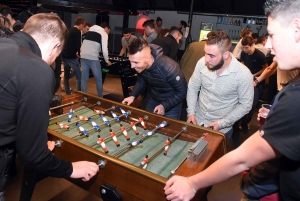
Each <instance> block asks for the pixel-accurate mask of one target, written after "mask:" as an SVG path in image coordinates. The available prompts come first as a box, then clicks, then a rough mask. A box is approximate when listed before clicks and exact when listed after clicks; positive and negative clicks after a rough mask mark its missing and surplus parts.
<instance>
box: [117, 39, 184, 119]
mask: <svg viewBox="0 0 300 201" xmlns="http://www.w3.org/2000/svg"><path fill="white" fill-rule="evenodd" d="M128 50H129V51H128V53H129V60H130V63H131V68H134V69H135V70H136V71H137V73H138V78H137V82H136V84H135V86H134V88H133V90H132V92H131V93H130V96H129V97H127V98H125V99H124V100H123V102H122V103H127V105H130V104H131V103H132V102H133V101H134V99H136V98H137V97H138V96H139V95H141V94H142V93H143V92H144V91H145V89H146V87H147V86H149V87H150V90H148V91H147V93H148V94H147V97H148V100H147V103H146V106H145V108H143V109H146V110H147V111H150V112H155V113H157V114H160V115H165V116H168V117H172V118H176V119H178V118H179V116H180V112H181V105H182V100H183V99H184V98H185V97H186V90H187V85H186V81H185V78H184V76H183V74H182V72H181V70H180V68H179V65H178V63H177V62H175V61H174V60H172V59H170V58H168V57H166V56H164V55H163V53H162V48H161V47H159V46H157V45H153V44H150V45H148V43H147V41H145V40H144V39H142V38H137V39H134V40H133V41H132V43H131V44H130V45H129V47H128Z"/></svg>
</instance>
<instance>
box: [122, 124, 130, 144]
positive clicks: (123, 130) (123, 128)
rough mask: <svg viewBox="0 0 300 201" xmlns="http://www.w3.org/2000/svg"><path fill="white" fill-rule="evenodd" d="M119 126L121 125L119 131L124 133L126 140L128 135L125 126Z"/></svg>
mask: <svg viewBox="0 0 300 201" xmlns="http://www.w3.org/2000/svg"><path fill="white" fill-rule="evenodd" d="M120 126H121V131H122V132H123V134H124V136H125V138H126V140H130V137H129V136H128V133H127V131H126V127H125V126H123V125H122V124H120Z"/></svg>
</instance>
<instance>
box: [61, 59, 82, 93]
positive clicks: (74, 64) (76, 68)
mask: <svg viewBox="0 0 300 201" xmlns="http://www.w3.org/2000/svg"><path fill="white" fill-rule="evenodd" d="M62 60H63V62H64V85H65V91H66V94H68V95H69V94H71V90H70V84H69V79H71V78H72V77H74V75H75V77H76V86H77V90H78V91H81V70H80V64H79V60H78V59H65V58H63V59H62ZM71 68H72V69H73V72H72V73H70V71H71Z"/></svg>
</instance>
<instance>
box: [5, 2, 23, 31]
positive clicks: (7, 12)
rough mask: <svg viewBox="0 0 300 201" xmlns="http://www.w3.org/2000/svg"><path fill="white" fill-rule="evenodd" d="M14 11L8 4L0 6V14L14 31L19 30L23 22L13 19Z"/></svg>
mask: <svg viewBox="0 0 300 201" xmlns="http://www.w3.org/2000/svg"><path fill="white" fill-rule="evenodd" d="M13 15H14V13H13V12H12V10H11V8H10V7H8V6H1V8H0V16H3V17H6V18H7V19H8V20H9V22H10V24H11V25H12V29H13V31H14V32H17V31H20V30H21V29H22V28H23V26H24V23H22V22H21V21H19V20H15V18H13Z"/></svg>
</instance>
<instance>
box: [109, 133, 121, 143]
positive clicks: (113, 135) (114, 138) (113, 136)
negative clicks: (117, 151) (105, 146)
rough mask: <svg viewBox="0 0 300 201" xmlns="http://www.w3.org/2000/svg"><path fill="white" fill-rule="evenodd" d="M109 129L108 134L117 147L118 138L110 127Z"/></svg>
mask: <svg viewBox="0 0 300 201" xmlns="http://www.w3.org/2000/svg"><path fill="white" fill-rule="evenodd" d="M109 131H110V136H111V138H112V139H113V140H114V141H115V143H116V145H117V147H119V146H120V143H119V141H118V139H117V135H116V132H113V131H112V130H111V129H109Z"/></svg>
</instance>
